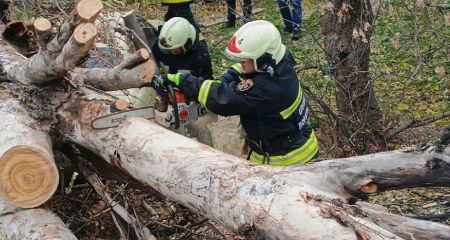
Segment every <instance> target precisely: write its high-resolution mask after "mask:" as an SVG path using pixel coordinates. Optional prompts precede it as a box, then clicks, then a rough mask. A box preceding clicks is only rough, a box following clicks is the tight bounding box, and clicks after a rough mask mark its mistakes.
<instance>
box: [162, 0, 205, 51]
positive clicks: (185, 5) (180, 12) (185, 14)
mask: <svg viewBox="0 0 450 240" xmlns="http://www.w3.org/2000/svg"><path fill="white" fill-rule="evenodd" d="M192 2H193V0H161V3H162V5H163V6H167V12H166V14H165V15H164V21H165V22H167V21H169V20H170V19H171V18H173V17H182V18H185V19H186V20H188V21H189V22H190V23H191V24H192V26H194V28H195V31H196V32H197V37H198V40H200V41H204V40H205V37H204V36H203V34H202V32H201V30H200V27H199V26H198V24H197V22H196V21H195V18H194V14H192V11H191V6H190V5H191V3H192ZM205 43H206V42H205Z"/></svg>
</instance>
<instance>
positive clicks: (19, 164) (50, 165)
mask: <svg viewBox="0 0 450 240" xmlns="http://www.w3.org/2000/svg"><path fill="white" fill-rule="evenodd" d="M58 179H59V175H58V170H57V168H56V165H55V163H54V161H53V159H52V157H51V156H49V155H48V154H46V153H44V152H42V151H41V150H39V149H37V148H33V147H30V146H16V147H13V148H11V149H9V150H8V151H6V152H5V153H4V154H3V156H1V158H0V195H1V196H2V197H3V198H4V199H6V200H7V201H8V202H10V203H12V204H14V205H16V206H18V207H22V208H33V207H37V206H39V205H41V204H43V203H45V202H46V201H47V200H48V199H49V198H50V197H51V196H52V195H53V193H54V192H55V191H56V188H57V187H58V182H59V181H58Z"/></svg>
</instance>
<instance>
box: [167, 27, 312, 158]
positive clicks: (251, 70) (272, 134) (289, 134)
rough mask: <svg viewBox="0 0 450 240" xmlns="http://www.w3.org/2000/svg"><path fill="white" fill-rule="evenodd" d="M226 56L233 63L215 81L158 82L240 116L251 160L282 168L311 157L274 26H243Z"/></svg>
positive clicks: (304, 113) (299, 98)
mask: <svg viewBox="0 0 450 240" xmlns="http://www.w3.org/2000/svg"><path fill="white" fill-rule="evenodd" d="M225 54H226V56H227V57H228V58H230V59H232V60H234V61H236V62H238V64H236V65H234V66H233V67H232V68H230V69H229V70H228V71H227V72H226V73H225V74H223V75H222V76H221V77H219V78H218V79H217V80H207V79H202V78H198V77H194V76H192V75H190V74H168V75H167V76H166V77H164V78H163V81H167V82H171V83H172V84H175V85H176V86H178V87H179V88H180V89H181V90H182V91H183V92H184V93H185V95H186V96H187V97H189V98H191V99H197V100H198V102H199V103H200V104H202V105H203V106H204V107H206V108H207V109H209V110H210V111H212V112H214V113H217V114H219V115H223V116H230V115H240V118H241V123H242V126H243V128H244V129H245V131H246V133H247V139H248V141H249V142H250V148H251V152H250V154H249V159H250V161H252V162H255V163H260V164H269V165H272V166H287V165H296V164H304V163H307V162H308V161H310V160H311V159H313V158H315V157H316V156H317V154H318V150H319V147H318V142H317V139H316V136H315V133H314V131H313V129H312V128H311V127H310V126H309V125H308V122H307V120H308V107H307V105H306V98H305V95H304V94H303V92H302V89H301V87H300V84H299V80H298V77H297V74H296V72H295V70H294V65H295V61H294V59H293V58H292V56H291V54H290V53H289V51H288V50H286V47H285V46H284V45H283V43H282V42H281V37H280V33H279V32H278V30H277V29H276V28H275V26H273V24H271V23H270V22H268V21H264V20H259V21H253V22H249V23H246V24H245V25H243V26H242V27H241V28H240V29H239V30H238V31H237V32H236V33H235V34H234V35H233V36H232V38H231V39H230V41H229V43H228V45H227V48H226V50H225ZM163 83H164V82H163Z"/></svg>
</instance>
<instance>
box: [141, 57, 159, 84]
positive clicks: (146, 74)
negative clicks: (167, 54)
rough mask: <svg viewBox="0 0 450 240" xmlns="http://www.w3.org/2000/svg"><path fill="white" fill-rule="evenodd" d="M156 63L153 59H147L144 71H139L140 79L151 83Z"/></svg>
mask: <svg viewBox="0 0 450 240" xmlns="http://www.w3.org/2000/svg"><path fill="white" fill-rule="evenodd" d="M155 71H156V65H155V63H154V62H153V61H147V62H145V63H144V67H143V68H142V71H141V72H140V73H139V79H140V80H141V81H142V82H143V84H144V83H149V82H151V81H152V79H153V76H154V75H155Z"/></svg>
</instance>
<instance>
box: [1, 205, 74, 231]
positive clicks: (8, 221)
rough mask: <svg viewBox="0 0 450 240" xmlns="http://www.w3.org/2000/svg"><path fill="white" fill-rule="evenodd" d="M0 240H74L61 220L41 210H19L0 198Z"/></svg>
mask: <svg viewBox="0 0 450 240" xmlns="http://www.w3.org/2000/svg"><path fill="white" fill-rule="evenodd" d="M0 238H1V239H67V240H76V239H77V238H76V237H75V235H73V233H72V232H71V231H70V230H69V229H67V227H66V226H65V225H64V223H63V222H62V221H61V219H60V218H59V217H58V216H56V215H55V214H53V213H52V212H50V211H48V210H45V209H42V208H35V209H29V210H26V209H20V208H17V207H14V206H12V205H10V204H8V203H7V202H5V201H4V200H3V199H1V198H0Z"/></svg>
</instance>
